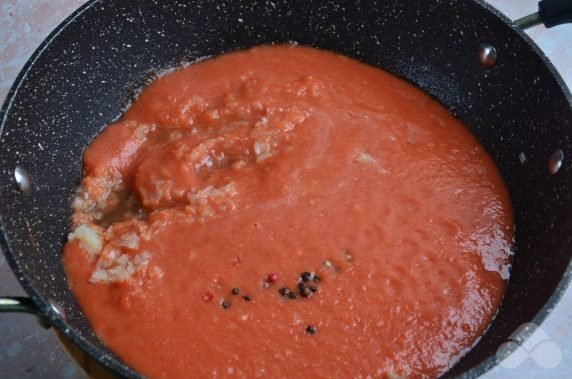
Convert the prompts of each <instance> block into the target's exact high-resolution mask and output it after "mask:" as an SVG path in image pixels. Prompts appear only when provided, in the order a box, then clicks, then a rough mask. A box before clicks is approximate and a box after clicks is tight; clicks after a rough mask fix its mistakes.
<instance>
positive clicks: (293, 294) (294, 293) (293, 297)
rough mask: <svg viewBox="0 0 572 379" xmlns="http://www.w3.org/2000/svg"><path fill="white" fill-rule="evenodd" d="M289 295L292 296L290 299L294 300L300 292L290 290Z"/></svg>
mask: <svg viewBox="0 0 572 379" xmlns="http://www.w3.org/2000/svg"><path fill="white" fill-rule="evenodd" d="M288 296H289V297H290V299H292V300H294V299H297V298H298V294H297V293H296V292H290V293H289V294H288Z"/></svg>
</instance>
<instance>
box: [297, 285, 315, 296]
mask: <svg viewBox="0 0 572 379" xmlns="http://www.w3.org/2000/svg"><path fill="white" fill-rule="evenodd" d="M313 294H314V291H312V290H311V289H310V287H304V288H303V289H301V290H300V295H302V296H304V297H310V296H312V295H313Z"/></svg>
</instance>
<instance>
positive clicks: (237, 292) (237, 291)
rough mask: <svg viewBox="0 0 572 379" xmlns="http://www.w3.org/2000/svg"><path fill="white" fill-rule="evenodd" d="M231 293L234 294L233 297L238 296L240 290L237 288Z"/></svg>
mask: <svg viewBox="0 0 572 379" xmlns="http://www.w3.org/2000/svg"><path fill="white" fill-rule="evenodd" d="M231 292H232V294H233V295H238V294H239V293H240V288H238V287H235V288H233V289H232V291H231Z"/></svg>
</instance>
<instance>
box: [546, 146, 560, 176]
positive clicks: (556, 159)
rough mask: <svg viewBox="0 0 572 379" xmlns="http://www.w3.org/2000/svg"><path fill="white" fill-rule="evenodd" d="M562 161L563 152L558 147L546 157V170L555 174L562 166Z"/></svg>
mask: <svg viewBox="0 0 572 379" xmlns="http://www.w3.org/2000/svg"><path fill="white" fill-rule="evenodd" d="M562 162H564V152H563V151H562V150H560V149H558V150H556V151H555V152H554V153H552V155H551V156H550V158H549V159H548V172H550V173H551V174H552V175H554V174H556V173H557V172H558V171H560V169H561V168H562Z"/></svg>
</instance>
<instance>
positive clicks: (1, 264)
mask: <svg viewBox="0 0 572 379" xmlns="http://www.w3.org/2000/svg"><path fill="white" fill-rule="evenodd" d="M84 2H85V1H84V0H0V101H3V100H4V98H5V96H6V94H7V93H8V90H9V89H10V86H11V85H12V82H13V81H14V79H15V78H16V76H17V74H18V72H19V71H20V69H21V68H22V67H23V66H24V64H25V63H26V61H27V60H28V58H29V57H30V55H31V54H32V53H33V51H34V50H35V49H36V48H37V47H38V45H39V44H40V43H41V42H42V40H43V39H44V38H45V37H46V36H47V35H48V34H49V33H50V32H51V31H52V30H53V29H54V28H55V27H56V26H57V25H58V24H59V23H60V22H61V21H63V19H64V18H65V17H67V16H68V15H69V14H71V13H72V12H73V11H74V10H75V9H77V8H78V7H79V6H80V5H81V4H83V3H84ZM489 3H491V4H492V5H493V6H495V7H497V8H498V9H499V10H500V11H501V12H503V13H505V14H506V15H507V16H508V17H509V18H511V19H516V18H519V17H521V16H524V15H526V14H528V13H531V12H533V11H535V10H536V9H537V5H536V4H537V2H536V1H534V0H489ZM527 33H528V34H529V36H530V37H531V38H532V39H533V40H534V41H535V42H536V43H537V44H538V45H539V46H540V47H541V49H542V50H543V51H544V53H545V54H546V55H547V56H548V57H549V58H550V60H551V61H552V62H553V64H554V65H555V66H556V69H557V70H558V71H559V72H560V74H561V75H562V77H563V78H564V81H565V82H566V83H567V85H568V87H569V88H572V25H564V26H560V27H556V28H553V29H545V28H544V27H543V26H538V27H535V28H532V29H530V30H528V31H527ZM0 295H11V296H15V295H25V294H24V291H23V290H22V288H21V287H20V285H19V283H18V282H17V280H16V278H15V277H14V275H13V274H12V272H11V271H10V268H9V267H8V264H7V262H6V260H5V258H4V255H3V254H0ZM515 327H517V325H515ZM0 331H1V332H0V378H39V377H42V378H68V379H72V378H73V379H77V378H85V377H86V374H85V373H84V372H83V371H82V370H81V369H80V368H79V367H78V366H77V364H76V363H75V362H74V361H73V360H71V359H70V358H69V356H68V355H67V353H66V352H65V350H64V349H63V347H62V346H61V345H60V343H59V342H58V340H57V338H56V336H55V335H54V334H53V332H52V331H51V330H46V329H43V328H42V327H41V326H40V325H39V324H38V322H37V320H36V319H35V317H34V316H31V315H21V314H0ZM529 341H530V342H529V343H528V344H526V343H525V345H524V346H522V347H521V348H520V350H519V351H518V352H517V353H515V354H513V355H512V356H510V357H509V358H507V359H505V360H504V361H503V362H501V364H500V365H498V366H497V367H495V368H494V369H492V370H491V371H489V372H487V373H486V374H485V375H483V376H482V378H489V379H490V378H497V377H498V378H501V377H502V378H540V377H553V378H570V377H572V287H570V288H568V290H567V291H566V292H565V293H564V296H563V297H562V299H561V300H560V302H559V303H558V305H557V306H556V308H554V310H553V311H552V312H551V313H550V315H549V316H548V317H547V319H546V320H545V321H544V323H543V324H542V325H541V326H540V327H539V329H538V330H537V331H536V332H535V334H534V335H533V337H532V338H531V339H530V340H529Z"/></svg>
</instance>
